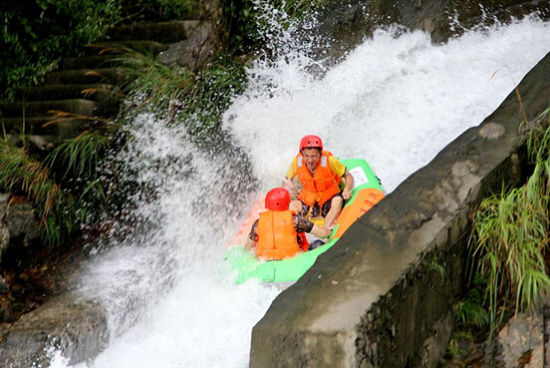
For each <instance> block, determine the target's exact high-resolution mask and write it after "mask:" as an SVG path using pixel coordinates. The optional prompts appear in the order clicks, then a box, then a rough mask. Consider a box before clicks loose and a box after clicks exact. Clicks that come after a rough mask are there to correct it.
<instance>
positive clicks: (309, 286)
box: [250, 54, 550, 368]
mask: <svg viewBox="0 0 550 368" xmlns="http://www.w3.org/2000/svg"><path fill="white" fill-rule="evenodd" d="M518 90H519V92H520V94H521V96H522V99H523V104H524V107H525V113H526V114H527V117H528V119H529V121H530V123H531V124H534V123H537V121H536V118H537V117H538V116H539V114H540V113H541V112H543V111H544V110H545V109H547V108H548V106H549V103H550V54H548V55H546V57H545V58H544V59H543V60H542V61H540V62H539V63H538V64H537V66H536V67H535V68H533V70H531V72H529V74H528V75H527V76H526V77H525V78H524V79H523V80H522V82H521V83H520V85H519V86H518ZM521 120H522V115H521V113H520V106H519V103H518V101H517V98H516V95H515V93H514V92H512V93H510V95H509V96H508V97H507V98H506V100H505V101H504V102H503V103H502V104H501V106H500V107H499V108H498V109H497V110H496V111H495V112H494V113H493V114H491V115H490V116H489V117H487V118H486V119H485V121H484V122H483V123H482V124H481V125H480V126H478V127H476V128H471V129H469V130H467V131H466V132H464V133H463V134H462V135H461V136H460V137H458V138H457V139H456V140H455V141H453V142H452V143H451V144H449V145H448V146H447V147H446V148H445V149H444V150H443V151H441V152H440V153H439V154H438V155H437V157H435V158H434V160H433V161H432V162H430V163H429V164H428V165H427V166H425V167H424V168H422V169H420V170H419V171H417V172H416V173H414V174H413V175H411V176H410V177H409V178H408V179H407V180H405V181H404V182H403V183H402V184H401V185H400V186H399V187H398V188H397V189H396V190H395V191H394V192H392V193H390V194H389V195H388V196H387V197H386V198H385V199H384V200H383V201H382V202H380V203H379V204H378V205H376V206H375V207H374V208H373V209H372V210H371V211H370V212H368V213H367V214H366V215H365V216H363V217H362V218H361V219H359V220H358V221H357V223H355V224H354V225H353V226H352V227H351V228H350V229H349V230H348V232H347V233H346V234H345V235H344V236H343V237H342V239H341V240H340V242H339V243H338V244H337V246H335V247H333V248H331V249H330V250H329V251H327V252H326V253H324V254H323V255H322V256H321V257H319V258H318V260H317V262H316V264H315V265H314V266H313V267H312V268H311V269H310V270H309V271H308V272H307V273H306V274H305V275H304V277H302V278H301V279H300V280H299V281H298V282H297V283H296V284H295V285H293V286H292V287H290V288H289V289H287V290H285V291H284V292H283V293H281V294H280V295H279V296H278V297H277V298H276V299H275V300H274V302H273V304H272V305H271V307H270V309H269V310H268V312H267V313H266V315H265V316H264V318H263V319H262V320H261V321H260V322H258V324H257V325H256V326H255V327H254V329H253V331H252V346H251V353H250V366H251V367H254V368H266V367H316V368H320V367H327V368H328V367H331V368H334V367H341V368H349V367H406V366H408V367H413V366H423V367H430V366H435V365H436V363H437V360H438V359H439V356H437V354H440V353H441V351H442V349H441V347H438V346H434V345H433V340H434V339H433V338H432V339H429V338H430V337H433V336H434V335H437V334H442V336H440V337H439V339H435V340H443V341H441V342H440V344H444V345H445V344H446V343H447V341H446V338H445V336H444V335H445V333H446V332H445V331H449V330H450V327H451V326H449V324H450V323H452V318H449V314H450V313H451V307H452V305H453V304H454V303H455V301H457V300H458V299H459V298H460V297H461V294H462V290H463V287H464V268H465V267H464V265H465V262H466V257H467V253H466V242H467V234H468V233H469V231H470V221H469V216H470V214H471V213H472V212H473V211H474V209H475V208H476V206H477V205H478V204H479V202H480V200H481V199H482V198H483V197H484V196H486V195H488V194H490V193H492V192H499V191H500V190H501V188H502V184H503V183H504V182H506V183H508V184H511V185H514V184H516V185H517V184H519V183H521V182H523V180H524V178H525V177H526V176H527V172H526V170H525V156H526V155H525V137H524V136H523V135H522V134H521V133H520V132H519V127H520V122H521ZM539 123H540V122H539ZM447 334H448V333H447ZM447 338H448V337H447ZM428 341H431V342H432V345H431V346H425V344H426V343H427V342H428ZM443 351H444V349H443ZM430 352H431V353H430Z"/></svg>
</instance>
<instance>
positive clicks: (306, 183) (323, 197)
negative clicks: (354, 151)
mask: <svg viewBox="0 0 550 368" xmlns="http://www.w3.org/2000/svg"><path fill="white" fill-rule="evenodd" d="M296 176H298V181H299V182H300V184H301V185H302V190H301V191H300V193H299V194H298V199H297V200H294V201H292V202H291V204H290V209H291V210H293V211H295V212H296V213H298V214H301V215H302V216H306V217H309V218H310V219H315V218H317V217H319V216H321V217H323V218H324V219H325V222H324V226H326V227H327V228H332V226H333V225H334V221H335V220H336V218H337V217H338V215H339V214H340V212H341V211H342V207H343V205H344V200H348V199H349V198H350V197H351V191H352V189H353V176H351V174H350V173H349V172H348V170H347V169H346V166H345V165H344V164H342V163H341V162H340V160H338V159H337V158H336V157H334V156H332V154H331V153H330V152H329V151H324V150H323V141H321V138H319V137H318V136H316V135H306V136H305V137H303V138H302V140H301V141H300V152H299V153H298V155H296V157H295V158H294V160H292V163H291V164H290V168H289V169H288V172H287V174H286V177H285V179H284V180H283V186H284V187H286V188H289V189H290V190H291V192H293V193H294V192H296V190H295V186H294V183H293V182H292V179H294V177H296ZM341 182H343V183H344V187H343V190H340V183H341ZM308 215H309V216H308Z"/></svg>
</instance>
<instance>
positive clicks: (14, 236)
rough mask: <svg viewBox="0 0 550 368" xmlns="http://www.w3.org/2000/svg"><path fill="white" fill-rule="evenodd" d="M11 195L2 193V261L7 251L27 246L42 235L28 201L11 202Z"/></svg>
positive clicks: (0, 213)
mask: <svg viewBox="0 0 550 368" xmlns="http://www.w3.org/2000/svg"><path fill="white" fill-rule="evenodd" d="M9 198H10V196H9V195H8V194H4V193H0V262H1V261H2V260H3V258H4V257H3V256H4V255H5V254H6V252H9V251H17V250H14V248H17V247H27V246H29V244H30V243H31V242H33V241H34V240H36V239H38V238H39V237H40V231H39V224H38V221H37V218H36V214H35V211H34V210H33V208H32V205H31V204H30V203H28V202H23V203H14V204H9Z"/></svg>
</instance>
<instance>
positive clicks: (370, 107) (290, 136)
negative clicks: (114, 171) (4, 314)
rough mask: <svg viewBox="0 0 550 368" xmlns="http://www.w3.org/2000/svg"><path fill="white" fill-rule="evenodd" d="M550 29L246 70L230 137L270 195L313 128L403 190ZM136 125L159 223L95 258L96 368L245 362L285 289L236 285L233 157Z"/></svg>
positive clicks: (521, 26)
mask: <svg viewBox="0 0 550 368" xmlns="http://www.w3.org/2000/svg"><path fill="white" fill-rule="evenodd" d="M549 28H550V25H549V24H548V23H544V22H542V21H539V20H537V19H526V20H524V21H520V22H515V23H514V24H511V25H509V26H502V27H492V28H489V29H486V30H485V31H484V32H468V33H466V34H465V35H464V36H462V37H460V38H457V39H454V40H451V41H449V42H448V43H447V44H445V45H439V46H434V45H432V44H430V42H429V38H428V36H427V35H426V34H424V33H422V32H413V33H405V34H402V35H400V36H398V37H396V36H395V34H394V33H393V32H392V30H386V31H382V30H381V31H377V32H376V34H375V35H374V37H373V38H371V39H368V40H366V41H365V42H364V43H363V44H362V45H360V46H359V47H357V48H356V49H355V50H353V51H352V52H351V53H350V54H349V55H348V56H347V57H346V59H345V60H344V61H343V62H342V63H340V64H339V65H337V66H335V67H333V68H331V69H330V70H328V71H327V72H326V73H325V74H324V76H323V77H321V78H316V77H314V76H312V75H311V74H310V73H308V72H307V70H308V66H311V65H312V63H314V62H313V61H309V62H307V60H306V59H307V58H306V57H305V56H304V53H303V52H300V51H296V50H294V51H293V50H287V52H286V53H285V55H282V56H284V57H280V58H276V59H275V60H272V61H271V62H269V63H265V62H257V63H256V64H255V66H254V67H253V68H252V69H251V70H249V77H250V87H249V88H248V90H247V92H246V93H244V94H243V95H242V96H240V97H238V98H236V99H235V101H234V103H233V104H232V106H231V107H230V109H229V110H228V111H227V113H226V114H225V118H224V129H225V130H226V131H227V132H228V133H230V134H231V135H232V138H233V140H234V142H235V143H236V144H237V145H240V146H242V147H243V148H244V149H245V151H246V152H247V154H248V156H249V158H250V161H251V163H252V166H253V172H254V175H255V176H256V177H257V178H258V179H259V181H260V183H261V187H262V190H267V189H269V188H270V187H272V186H275V185H278V184H279V183H280V180H281V178H282V177H283V176H284V174H285V172H286V169H287V168H288V165H289V163H290V160H291V159H292V157H293V156H294V155H295V154H296V151H297V146H298V142H299V140H300V138H301V136H302V135H304V134H308V133H312V134H318V135H320V136H321V137H322V138H324V141H325V146H326V147H327V148H328V149H329V150H331V151H332V152H333V153H334V154H335V155H336V156H339V157H343V158H348V157H362V158H365V159H367V160H368V161H369V163H370V164H371V166H372V167H373V168H374V170H375V171H376V172H377V174H378V176H379V177H380V178H381V179H382V183H383V184H384V186H385V188H386V190H387V191H392V190H393V189H395V187H396V186H397V185H399V183H400V182H402V181H403V180H404V179H405V178H406V177H407V176H408V175H410V174H411V173H413V172H414V171H415V170H417V169H418V168H420V167H422V166H423V165H425V164H426V163H428V162H429V161H430V160H431V159H432V158H433V157H434V156H435V155H436V154H437V152H439V151H440V150H441V149H442V148H443V147H444V146H445V145H446V144H448V143H449V142H450V141H451V140H452V139H454V138H455V137H456V136H458V135H459V134H460V133H461V132H463V131H464V130H466V129H467V128H469V127H471V126H475V125H478V124H479V123H480V122H481V121H482V120H483V118H484V117H485V116H487V115H488V114H490V113H491V112H492V111H493V110H494V109H495V108H496V107H497V106H498V105H499V104H500V102H501V101H502V100H503V99H504V97H506V95H507V94H508V93H509V92H510V91H512V89H513V88H514V87H515V85H516V84H517V83H518V82H519V80H520V79H521V78H522V77H523V76H524V75H525V74H526V73H527V72H528V71H529V69H530V68H532V67H533V66H534V65H535V64H536V63H537V62H538V61H539V60H540V59H541V58H542V57H543V56H544V55H545V54H546V53H547V52H548V51H550V32H549ZM302 51H303V50H302ZM131 129H132V131H133V133H134V135H135V136H136V139H135V140H134V141H133V143H132V146H131V147H132V149H131V150H129V152H128V153H127V156H128V157H125V159H126V160H127V161H128V163H129V165H130V166H131V165H135V167H138V168H140V169H139V170H138V171H139V172H140V177H139V180H143V181H144V182H146V181H150V180H153V181H154V182H155V183H156V187H157V188H158V189H157V195H156V196H155V199H154V200H152V201H149V202H145V201H144V202H143V203H142V204H141V205H140V206H139V208H138V209H137V211H138V212H139V213H141V214H143V216H144V217H146V218H148V219H151V220H152V223H153V224H154V226H152V227H151V228H150V229H148V230H147V231H145V232H144V233H140V234H139V236H137V235H136V236H131V237H127V238H126V239H125V240H124V241H121V242H120V244H117V245H116V246H115V247H113V248H112V249H111V250H110V251H107V252H106V253H104V254H102V255H101V256H98V257H97V259H96V260H95V261H94V262H93V263H92V264H91V265H89V269H88V271H87V273H86V275H85V276H84V277H83V280H82V292H83V293H84V294H86V295H90V296H93V297H95V298H98V299H99V300H101V301H102V302H103V304H104V305H105V307H106V309H107V311H108V316H109V326H110V331H111V343H110V346H109V347H108V348H107V349H106V351H104V352H103V353H102V354H101V355H100V356H99V357H98V358H97V359H96V360H95V361H94V362H92V363H89V365H87V366H90V367H93V368H102V367H119V368H124V367H128V368H130V367H131V368H141V367H143V368H145V367H165V368H172V367H193V368H199V367H209V368H210V367H241V368H244V367H246V366H247V365H248V354H249V346H250V332H251V329H252V327H253V325H254V324H255V323H256V322H257V321H258V320H259V319H260V318H261V317H262V315H263V314H264V313H265V311H266V310H267V308H268V306H269V305H270V303H271V301H272V300H273V299H274V298H275V297H276V295H277V294H278V293H280V292H281V291H282V290H283V288H284V286H281V285H269V284H268V285H266V284H260V283H257V282H248V283H246V284H244V285H233V283H232V279H231V275H229V274H228V273H227V271H226V269H225V265H224V262H223V253H224V251H225V244H226V243H227V240H228V239H229V237H230V236H231V235H232V233H233V231H234V229H235V228H236V227H237V226H238V222H239V218H238V216H236V215H234V211H235V204H234V203H233V202H232V201H228V200H227V187H228V186H231V182H232V181H239V180H243V179H242V177H240V176H238V173H232V172H231V171H230V172H229V174H228V173H227V171H226V170H224V169H225V168H227V167H228V166H231V161H230V160H231V158H230V157H229V158H228V157H223V156H222V157H214V158H213V157H209V156H208V155H206V154H204V153H202V152H201V151H200V150H199V149H197V148H196V147H194V146H193V144H191V143H189V142H190V141H189V139H187V137H186V132H185V131H184V130H183V129H182V128H174V127H168V126H167V125H166V124H165V123H164V122H163V121H155V119H154V118H153V117H152V116H149V115H145V114H144V115H140V116H139V117H138V119H136V120H135V122H134V124H133V126H132V128H131ZM220 173H225V174H220ZM235 188H236V187H235ZM229 191H231V189H230V190H229ZM204 202H208V205H207V206H206V209H202V210H201V203H204ZM236 203H237V205H238V204H239V203H244V202H243V201H241V202H236ZM153 220H154V221H153ZM52 364H53V365H52V367H60V366H62V365H64V364H60V360H59V359H56V360H54V362H53V363H52ZM55 364H57V365H55Z"/></svg>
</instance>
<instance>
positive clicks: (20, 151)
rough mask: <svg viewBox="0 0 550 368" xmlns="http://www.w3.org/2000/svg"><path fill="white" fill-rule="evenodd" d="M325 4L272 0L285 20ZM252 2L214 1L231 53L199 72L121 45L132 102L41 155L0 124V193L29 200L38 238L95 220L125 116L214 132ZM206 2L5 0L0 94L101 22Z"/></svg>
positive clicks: (52, 238)
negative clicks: (106, 165)
mask: <svg viewBox="0 0 550 368" xmlns="http://www.w3.org/2000/svg"><path fill="white" fill-rule="evenodd" d="M323 3H324V1H323V0H317V1H313V2H304V1H301V0H294V1H288V2H278V3H276V4H273V7H274V8H277V9H280V8H281V7H283V6H284V11H286V12H287V13H288V14H289V15H290V17H289V18H288V21H289V22H290V21H291V20H292V19H299V18H301V17H304V14H305V13H306V12H307V11H309V10H311V9H312V7H314V6H318V5H321V4H323ZM256 4H262V3H261V2H254V1H251V0H244V1H240V0H227V1H224V2H222V5H223V11H224V16H225V22H226V24H225V25H223V26H225V27H227V35H228V38H229V41H230V45H233V46H230V51H229V52H227V51H226V52H225V53H224V52H222V53H220V54H219V55H218V56H216V57H215V58H214V59H213V60H212V61H211V63H210V64H209V65H208V66H207V67H206V68H204V69H203V70H202V71H200V72H199V73H193V72H191V71H189V70H188V69H186V68H180V67H176V68H169V67H167V66H166V65H163V64H160V63H159V62H157V61H156V60H155V58H154V57H153V55H151V54H148V53H146V52H139V51H136V50H130V49H124V50H123V49H121V50H119V51H121V52H122V53H121V55H123V56H121V57H120V58H119V59H118V60H117V61H118V62H121V63H122V64H123V65H125V66H126V67H127V69H128V70H127V71H128V73H129V74H130V75H131V78H130V80H132V83H130V84H129V85H127V86H123V89H122V92H123V93H125V94H126V96H127V97H128V101H131V102H130V103H129V104H125V105H123V111H121V114H120V116H121V117H123V118H119V119H118V121H117V122H114V123H113V122H106V121H101V122H100V123H99V124H97V126H96V127H95V128H94V130H93V131H85V132H83V133H82V134H80V135H79V136H77V137H75V138H71V139H67V140H65V141H64V142H62V143H61V144H60V145H58V146H57V147H56V148H55V149H54V150H53V151H52V152H50V153H49V154H48V155H47V156H46V157H42V156H40V155H39V154H38V153H36V152H33V150H32V149H31V146H30V145H29V142H28V138H27V137H26V136H25V132H24V131H23V132H21V135H20V137H18V138H19V139H18V143H13V141H14V140H13V139H12V138H13V136H12V137H10V136H8V135H7V134H6V131H4V130H2V132H3V139H2V140H1V141H0V152H1V153H0V192H7V193H11V194H12V195H13V196H21V197H24V198H26V199H27V200H29V201H30V202H32V204H33V206H34V208H35V209H36V211H37V212H38V215H39V217H40V219H41V221H40V222H41V225H42V231H43V235H44V239H45V240H46V242H47V243H48V244H50V245H55V244H58V243H60V242H61V241H63V240H65V239H66V238H67V236H68V235H70V234H71V233H72V232H74V231H75V230H76V229H79V228H80V227H81V225H82V224H84V223H93V221H94V220H95V219H97V218H98V216H99V214H100V213H101V212H102V209H104V208H105V207H106V206H110V205H111V204H112V203H111V202H113V201H116V200H117V199H113V196H112V195H111V196H108V195H107V190H106V189H105V188H106V187H107V186H108V185H112V183H111V184H107V183H105V180H106V179H105V178H103V177H100V175H99V167H100V165H101V161H102V158H103V156H104V154H105V152H106V151H107V150H116V149H119V148H120V147H113V146H115V145H117V146H120V144H124V141H125V140H126V139H131V137H125V136H123V135H124V133H123V134H121V131H120V126H121V125H122V124H124V120H126V119H129V118H131V117H132V116H135V114H137V113H139V112H142V111H145V109H147V111H153V112H154V113H155V114H158V116H159V117H163V118H166V119H168V120H169V122H170V123H172V124H184V125H185V126H186V128H187V131H188V132H189V135H190V137H191V139H193V140H195V142H196V143H198V144H202V143H206V142H209V144H210V143H211V142H212V141H213V140H214V141H215V140H217V139H221V138H220V137H221V134H219V133H220V132H221V129H220V123H221V117H222V114H223V113H224V111H225V110H226V109H227V107H228V106H229V104H230V103H231V99H232V98H233V96H235V95H236V94H239V93H242V91H243V90H244V89H245V87H246V75H245V70H244V62H245V61H244V60H245V58H237V57H235V54H238V53H242V52H243V50H246V49H251V48H253V47H255V46H257V44H254V43H255V42H257V41H258V40H259V38H258V37H257V36H258V28H257V27H258V25H260V26H261V24H262V22H266V21H265V19H264V20H262V19H260V17H259V15H260V11H261V9H259V7H258V6H257V5H256ZM205 5H206V1H203V0H138V1H129V0H107V1H105V2H94V1H92V0H37V1H34V2H31V3H28V2H23V3H17V2H16V3H10V4H9V5H7V6H6V7H5V9H4V10H2V13H1V16H2V17H1V18H2V21H3V23H2V36H3V39H2V41H0V42H1V44H0V47H1V48H2V50H3V51H4V57H3V58H2V60H0V80H1V81H2V83H3V85H7V86H8V88H6V89H5V90H3V91H2V94H1V95H0V100H4V101H8V100H10V99H12V98H13V96H14V93H15V91H16V90H17V88H19V87H21V86H24V85H33V84H37V83H40V82H41V80H42V78H43V77H44V75H45V73H47V72H48V71H50V70H52V69H54V68H55V67H56V66H57V63H58V61H59V60H60V58H61V57H63V56H68V55H71V56H77V55H79V53H80V52H81V50H83V46H84V45H85V44H88V43H91V42H94V41H96V40H98V39H100V38H104V37H106V34H107V31H108V29H109V28H110V27H112V26H114V25H117V24H121V23H126V22H133V21H140V20H143V19H147V20H148V21H161V20H167V19H174V18H177V17H181V18H187V19H188V18H190V17H198V16H199V14H204V8H205ZM201 12H202V13H201ZM288 24H290V23H288ZM228 25H229V26H228ZM264 25H265V24H264ZM243 42H244V43H243ZM236 45H239V46H238V47H237V46H236ZM241 45H244V46H241ZM232 47H234V48H232ZM71 118H77V117H75V116H74V117H71V116H56V117H54V118H53V119H54V123H55V121H63V120H66V119H71ZM80 118H82V117H80ZM121 135H122V137H121ZM16 140H17V139H16ZM114 142H116V143H114ZM115 175H116V174H115ZM110 179H111V180H112V179H113V178H110ZM115 181H116V178H115ZM111 189H112V188H111ZM108 197H109V198H108Z"/></svg>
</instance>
